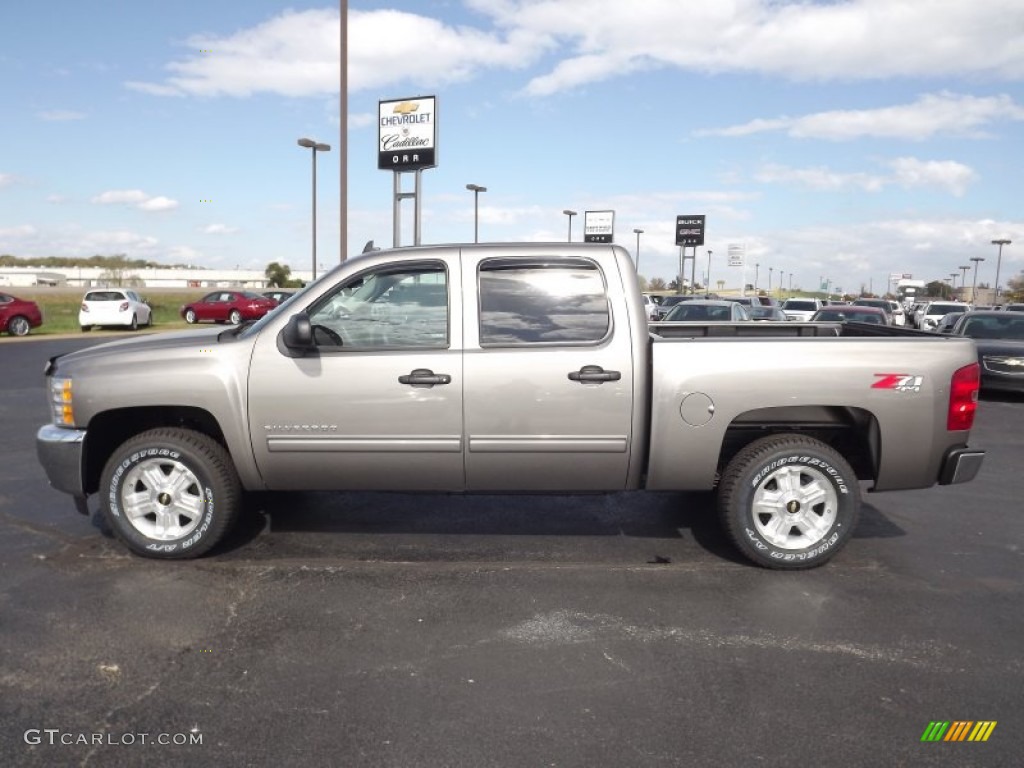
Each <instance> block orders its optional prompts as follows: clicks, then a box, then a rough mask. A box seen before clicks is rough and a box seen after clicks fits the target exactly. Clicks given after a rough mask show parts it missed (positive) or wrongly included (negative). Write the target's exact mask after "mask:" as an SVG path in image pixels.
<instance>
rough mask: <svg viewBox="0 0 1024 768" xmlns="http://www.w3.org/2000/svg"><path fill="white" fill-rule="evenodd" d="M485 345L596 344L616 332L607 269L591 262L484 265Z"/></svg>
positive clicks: (501, 261)
mask: <svg viewBox="0 0 1024 768" xmlns="http://www.w3.org/2000/svg"><path fill="white" fill-rule="evenodd" d="M478 279H479V290H480V345H481V346H484V347H507V346H519V345H522V344H544V343H553V344H587V343H590V344H593V343H596V342H599V341H602V340H603V339H604V338H605V337H606V336H607V335H608V332H609V330H610V329H611V313H610V311H609V308H608V297H607V295H606V292H605V285H604V280H603V278H602V276H601V271H600V270H599V269H598V267H597V265H596V264H595V263H593V262H592V261H588V260H586V259H555V258H552V259H550V260H536V259H530V260H522V259H488V260H486V261H483V262H481V264H480V271H479V275H478Z"/></svg>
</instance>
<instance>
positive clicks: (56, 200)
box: [46, 195, 68, 205]
mask: <svg viewBox="0 0 1024 768" xmlns="http://www.w3.org/2000/svg"><path fill="white" fill-rule="evenodd" d="M67 201H68V199H67V198H66V197H65V196H64V195H47V196H46V202H48V203H53V204H54V205H60V204H61V203H66V202H67Z"/></svg>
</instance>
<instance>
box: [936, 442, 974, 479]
mask: <svg viewBox="0 0 1024 768" xmlns="http://www.w3.org/2000/svg"><path fill="white" fill-rule="evenodd" d="M984 458H985V452H984V451H979V450H976V449H973V448H953V449H952V450H950V451H949V453H947V454H946V458H944V459H943V460H942V468H941V469H940V470H939V485H954V484H956V483H967V482H970V481H971V480H973V479H974V478H975V476H977V474H978V470H980V469H981V462H982V460H983V459H984Z"/></svg>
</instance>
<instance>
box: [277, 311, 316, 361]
mask: <svg viewBox="0 0 1024 768" xmlns="http://www.w3.org/2000/svg"><path fill="white" fill-rule="evenodd" d="M281 341H282V343H283V344H284V346H285V347H287V348H288V349H289V350H291V351H292V352H298V353H300V354H301V353H304V352H307V351H309V350H311V349H313V347H314V346H315V345H314V344H313V326H312V325H311V324H310V322H309V315H307V314H306V313H305V312H299V313H297V314H294V315H292V316H291V317H290V318H288V325H286V326H285V327H284V330H283V331H281Z"/></svg>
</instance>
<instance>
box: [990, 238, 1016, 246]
mask: <svg viewBox="0 0 1024 768" xmlns="http://www.w3.org/2000/svg"><path fill="white" fill-rule="evenodd" d="M1012 242H1013V240H1007V239H1006V238H1000V239H999V240H993V241H992V245H1010V244H1011V243H1012Z"/></svg>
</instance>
